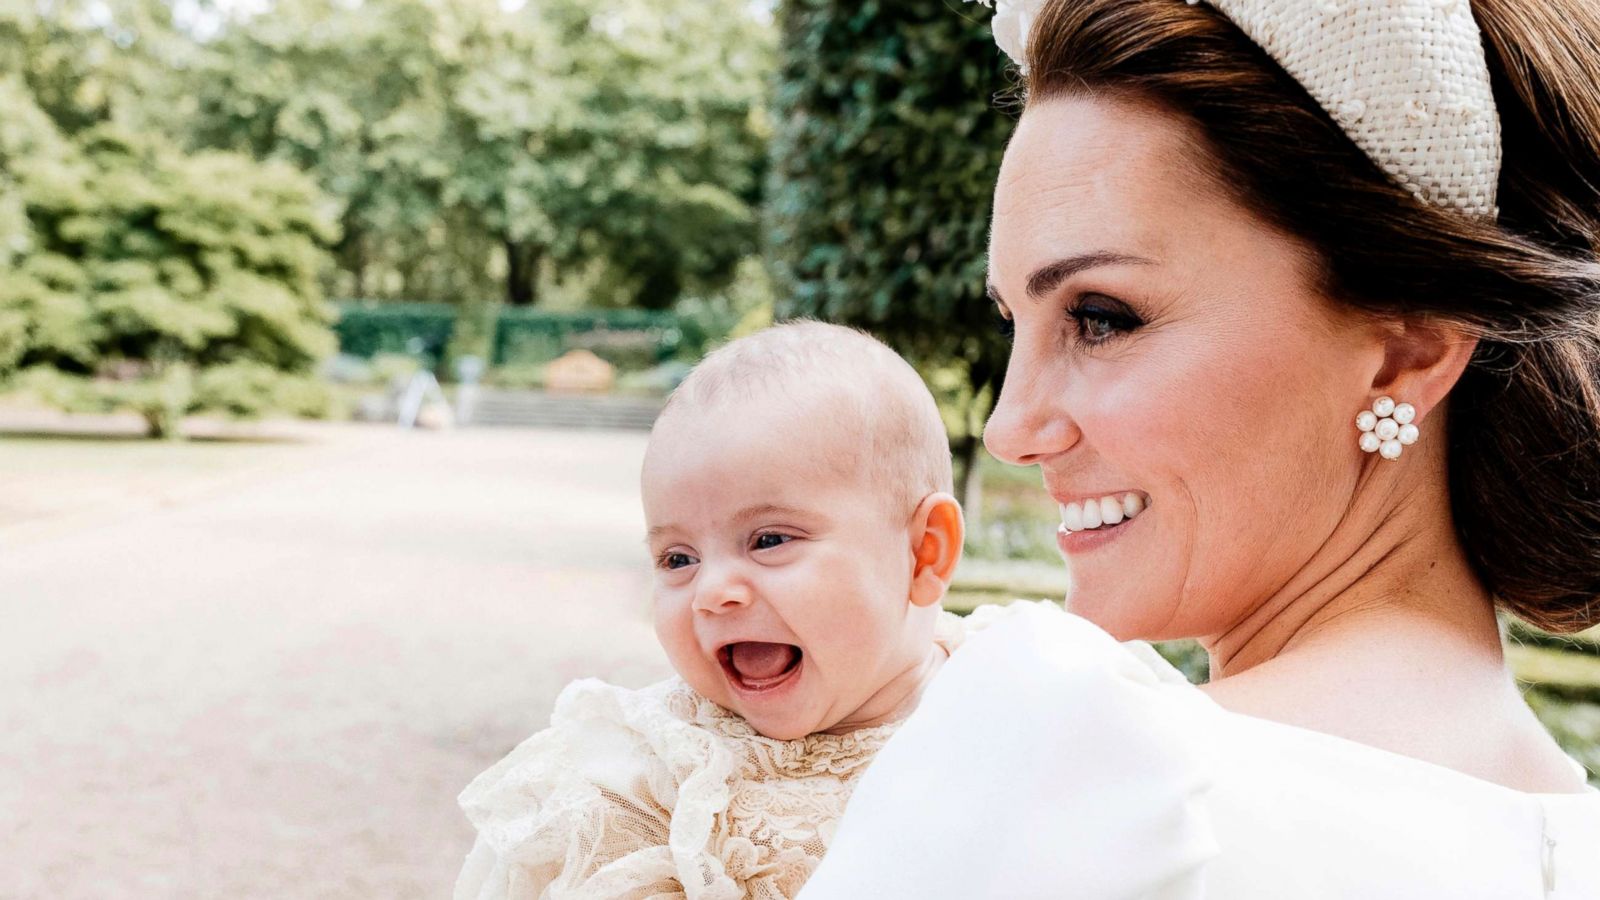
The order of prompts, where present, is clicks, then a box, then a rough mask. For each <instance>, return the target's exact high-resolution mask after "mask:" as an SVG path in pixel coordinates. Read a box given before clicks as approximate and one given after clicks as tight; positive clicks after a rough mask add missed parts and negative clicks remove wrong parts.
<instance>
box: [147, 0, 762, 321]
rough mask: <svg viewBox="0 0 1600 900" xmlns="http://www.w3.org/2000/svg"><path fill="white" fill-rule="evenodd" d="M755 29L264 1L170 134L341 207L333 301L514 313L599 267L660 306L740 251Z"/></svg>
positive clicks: (482, 6)
mask: <svg viewBox="0 0 1600 900" xmlns="http://www.w3.org/2000/svg"><path fill="white" fill-rule="evenodd" d="M770 32H771V29H770V28H769V27H767V26H766V25H764V24H763V23H762V22H761V21H759V20H758V19H757V18H756V17H755V16H754V15H753V14H752V13H751V12H750V9H749V6H748V4H747V3H746V2H745V0H547V2H537V3H529V4H527V6H526V7H524V8H523V9H522V10H520V11H518V12H505V11H503V10H502V9H501V7H500V5H499V3H498V2H496V0H459V2H452V3H447V4H441V3H436V2H430V0H366V2H363V3H361V4H349V3H344V2H339V0H280V2H278V3H277V4H276V5H275V6H274V7H273V9H272V10H271V11H270V12H268V13H266V14H263V15H260V16H258V17H256V18H254V19H251V20H249V21H247V22H244V23H240V24H237V25H236V26H234V27H232V28H230V29H229V30H228V31H227V32H226V33H225V34H224V35H223V36H222V37H221V38H220V39H219V40H217V41H215V42H213V43H212V44H210V45H208V46H207V47H206V48H205V50H204V52H203V53H201V54H200V55H199V58H198V60H197V62H196V63H195V64H194V65H193V66H192V67H191V68H190V70H189V71H190V73H191V74H190V75H189V76H188V77H187V78H186V79H184V81H185V83H186V85H187V88H188V94H189V95H191V96H192V97H193V101H192V103H193V106H194V110H193V114H192V115H189V116H177V117H175V118H176V122H175V126H174V127H176V128H179V129H182V128H188V129H189V130H190V131H191V132H192V133H193V135H194V137H195V140H196V142H197V143H198V144H199V145H202V146H214V147H227V148H232V149H238V150H243V151H246V152H249V153H251V154H253V155H255V156H257V157H261V158H273V159H283V160H287V161H289V162H291V163H293V164H294V165H295V166H297V167H299V168H301V169H303V170H305V171H308V172H310V173H312V174H313V175H314V176H315V177H316V179H317V180H318V182H319V183H320V184H321V185H322V187H323V188H324V189H325V190H326V191H328V192H329V193H330V194H332V195H333V196H335V197H337V198H339V200H340V201H341V203H342V204H343V212H342V218H341V222H342V225H343V228H344V238H343V241H342V242H341V244H340V246H339V247H338V257H339V261H340V266H341V269H342V270H343V272H344V274H345V277H344V278H342V279H340V281H339V284H338V285H337V287H338V289H339V290H341V291H348V292H353V293H355V294H357V295H359V296H371V297H382V298H389V299H393V298H396V297H402V296H429V297H438V298H441V299H449V300H451V301H456V300H460V299H463V298H466V299H472V300H475V301H478V302H482V301H485V300H488V299H490V298H492V297H495V296H501V297H504V298H505V299H506V300H507V301H508V302H510V303H512V304H515V305H527V304H529V303H531V302H533V301H534V300H535V299H536V296H537V292H538V290H539V285H540V284H541V283H543V282H544V281H546V280H547V277H546V276H548V275H550V274H551V273H558V274H559V273H570V272H576V271H580V270H583V269H585V268H586V267H588V266H590V265H591V264H593V263H600V264H602V265H603V267H604V268H605V271H606V281H607V286H606V290H605V293H608V294H613V295H620V296H621V297H623V298H624V299H625V301H626V302H630V303H634V302H637V303H642V304H644V305H648V306H652V307H656V308H664V307H666V306H668V305H670V304H671V303H672V301H674V300H675V299H676V298H677V297H678V295H679V294H680V293H681V292H683V291H685V290H691V289H692V290H712V289H716V288H718V287H720V286H721V285H722V284H723V283H725V282H726V281H727V280H728V279H729V278H730V277H731V276H732V273H733V270H734V266H735V264H736V263H737V261H738V260H739V259H740V258H742V257H744V256H745V255H747V254H749V253H751V252H753V251H754V250H755V234H754V229H753V228H752V227H751V226H752V219H753V214H752V212H751V209H752V204H753V203H754V202H755V201H756V199H757V198H758V190H757V187H758V184H759V178H760V166H761V162H762V160H763V159H764V150H765V139H764V137H765V136H764V134H763V132H762V124H761V119H760V117H759V115H758V114H756V112H755V111H756V110H758V109H759V108H760V107H761V106H762V104H763V102H764V99H765V97H764V81H765V78H766V75H767V73H768V71H769V69H770V65H771V34H770ZM496 281H499V282H500V284H501V285H503V287H500V288H497V287H496V284H495V282H496Z"/></svg>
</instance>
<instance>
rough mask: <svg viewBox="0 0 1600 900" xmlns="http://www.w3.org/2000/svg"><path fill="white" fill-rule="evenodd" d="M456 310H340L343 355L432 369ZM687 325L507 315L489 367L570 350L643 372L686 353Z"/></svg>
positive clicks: (666, 319) (635, 317)
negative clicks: (399, 359)
mask: <svg viewBox="0 0 1600 900" xmlns="http://www.w3.org/2000/svg"><path fill="white" fill-rule="evenodd" d="M461 312H462V310H461V308H460V307H457V306H452V305H450V304H446V303H393V302H389V303H378V302H373V301H361V300H353V301H346V302H344V303H341V304H339V322H338V325H336V326H335V331H336V333H337V334H338V336H339V350H340V352H342V353H346V354H349V355H351V356H359V357H362V358H371V357H372V356H374V355H376V354H379V353H404V354H409V355H420V356H423V357H425V358H426V359H427V360H428V361H429V364H430V365H431V364H435V363H437V362H438V360H439V359H440V358H441V357H442V356H443V354H444V349H445V347H447V346H448V345H449V343H450V339H451V337H452V336H453V335H454V334H455V329H456V321H457V317H458V316H459V315H460V314H461ZM691 331H694V326H693V324H692V323H687V322H684V321H682V320H680V318H679V317H678V316H676V315H674V314H673V313H670V312H653V311H648V310H637V309H612V310H596V311H590V312H578V313H557V312H547V311H544V310H535V309H505V310H502V311H501V312H500V314H499V316H498V317H497V318H496V321H495V324H494V336H493V338H492V340H491V341H490V347H491V353H490V360H489V362H490V364H491V365H495V366H501V365H541V364H543V363H547V362H549V361H550V360H552V359H555V358H556V357H558V356H561V355H562V354H563V353H566V352H568V351H569V350H574V349H586V350H591V351H593V352H594V353H595V354H596V355H598V356H600V357H601V358H603V359H605V360H606V361H608V362H610V363H612V364H614V365H617V366H619V367H621V368H625V369H639V368H648V367H649V366H652V365H655V364H656V363H659V362H662V361H664V360H666V359H669V358H671V357H672V356H673V355H674V354H676V353H678V352H679V350H680V349H684V347H685V340H686V338H692V337H693V335H689V334H688V332H691Z"/></svg>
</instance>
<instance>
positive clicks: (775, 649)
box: [728, 641, 799, 681]
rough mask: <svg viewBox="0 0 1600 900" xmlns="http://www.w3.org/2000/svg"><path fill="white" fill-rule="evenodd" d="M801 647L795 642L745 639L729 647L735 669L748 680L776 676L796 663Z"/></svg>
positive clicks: (760, 679) (761, 679) (729, 655)
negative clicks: (769, 642)
mask: <svg viewBox="0 0 1600 900" xmlns="http://www.w3.org/2000/svg"><path fill="white" fill-rule="evenodd" d="M798 653H799V648H798V647H795V646H794V645H793V644H768V643H765V642H763V641H745V642H743V643H739V644H734V645H733V646H732V647H729V648H728V657H729V659H730V660H731V661H732V662H733V670H734V671H735V672H738V673H739V677H740V678H743V679H744V680H746V681H764V680H766V679H768V678H776V677H778V676H779V675H782V674H783V673H784V671H785V670H787V669H788V668H789V667H790V666H792V665H794V662H795V656H796V655H797V654H798Z"/></svg>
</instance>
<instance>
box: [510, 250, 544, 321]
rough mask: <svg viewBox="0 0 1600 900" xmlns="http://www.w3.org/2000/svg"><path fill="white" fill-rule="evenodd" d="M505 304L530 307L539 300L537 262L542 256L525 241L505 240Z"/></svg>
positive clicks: (539, 251)
mask: <svg viewBox="0 0 1600 900" xmlns="http://www.w3.org/2000/svg"><path fill="white" fill-rule="evenodd" d="M503 243H504V245H505V249H506V302H507V303H509V304H510V305H512V306H532V305H533V304H534V302H535V301H537V300H538V299H539V296H538V288H539V261H540V259H542V258H543V256H544V254H543V253H542V252H541V250H540V248H539V247H538V246H536V245H534V244H531V243H528V242H527V241H513V240H511V239H509V238H507V239H506V240H505V241H504V242H503Z"/></svg>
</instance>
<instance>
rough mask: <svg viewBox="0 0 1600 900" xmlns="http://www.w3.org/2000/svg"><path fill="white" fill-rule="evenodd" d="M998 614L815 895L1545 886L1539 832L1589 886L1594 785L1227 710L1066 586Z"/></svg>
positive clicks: (1576, 879)
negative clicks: (1519, 783) (1530, 791)
mask: <svg viewBox="0 0 1600 900" xmlns="http://www.w3.org/2000/svg"><path fill="white" fill-rule="evenodd" d="M984 615H985V616H986V617H987V618H988V619H989V621H987V622H986V623H985V624H984V625H983V627H981V628H978V629H974V630H973V631H972V632H971V633H970V634H968V635H967V637H966V639H965V640H964V641H963V643H962V644H961V646H960V647H959V649H958V650H957V652H955V653H954V654H953V655H952V656H951V658H950V660H949V662H948V663H946V665H945V667H944V669H943V671H941V672H940V674H939V675H938V676H937V677H936V678H935V679H934V681H933V683H932V684H931V685H930V686H929V687H928V689H927V691H926V692H925V694H924V696H923V701H922V704H921V705H920V706H919V708H918V709H917V711H916V712H915V713H914V714H913V715H912V716H911V717H910V718H909V719H908V720H907V721H906V722H905V724H904V726H903V727H902V728H901V730H900V732H899V733H898V734H897V735H896V736H895V737H894V738H892V739H891V740H890V741H889V742H888V744H887V746H885V748H884V749H883V751H882V752H881V753H880V754H879V756H878V759H877V761H876V762H874V763H873V765H872V767H871V768H869V770H868V771H867V773H866V775H865V777H864V778H863V779H862V781H861V783H860V784H859V785H858V787H857V790H856V794H855V797H854V798H853V799H852V801H851V804H850V806H849V807H848V808H847V810H846V814H845V817H844V819H843V821H842V822H841V823H840V826H839V831H838V834H837V835H836V838H835V842H834V844H833V846H832V847H831V848H830V850H829V855H828V856H827V857H826V858H825V859H824V861H823V864H822V866H821V867H820V869H819V870H818V872H817V873H816V875H815V876H814V879H813V881H812V883H811V885H809V886H808V887H807V890H806V893H805V894H804V895H803V896H804V898H805V900H827V898H830V897H855V896H867V895H871V896H882V897H907V898H909V897H933V898H938V897H996V898H998V897H1034V896H1037V897H1045V896H1057V895H1059V894H1060V893H1061V892H1062V891H1063V890H1064V889H1065V890H1068V891H1069V892H1070V893H1071V894H1072V895H1073V896H1081V897H1123V896H1139V897H1161V898H1163V900H1170V898H1188V897H1201V896H1205V897H1212V898H1227V900H1240V898H1258V897H1279V896H1295V897H1297V898H1302V900H1304V898H1330V900H1331V898H1338V900H1346V898H1350V897H1380V896H1381V897H1389V896H1451V897H1455V898H1473V900H1478V898H1484V900H1487V898H1501V900H1505V898H1521V897H1529V898H1534V897H1539V896H1540V895H1539V894H1538V893H1534V894H1531V895H1530V894H1529V893H1528V892H1527V891H1526V890H1525V887H1526V885H1528V884H1532V885H1534V886H1535V888H1537V885H1538V884H1539V883H1540V872H1541V869H1540V866H1541V857H1540V853H1541V852H1542V851H1541V847H1542V844H1541V835H1543V836H1545V837H1548V838H1550V839H1552V840H1558V841H1560V842H1565V844H1566V845H1567V846H1565V847H1564V848H1562V849H1557V850H1556V851H1555V852H1554V854H1553V858H1554V859H1555V864H1556V865H1564V867H1565V869H1564V877H1566V878H1568V879H1569V884H1571V885H1576V886H1583V887H1584V888H1586V889H1587V890H1590V891H1593V890H1594V889H1595V888H1594V878H1595V877H1596V874H1595V873H1591V872H1589V871H1588V870H1586V869H1584V867H1585V866H1590V867H1591V868H1592V867H1593V866H1594V865H1595V863H1590V862H1586V861H1583V860H1570V861H1569V860H1568V859H1567V858H1565V857H1575V856H1576V855H1577V854H1578V853H1580V852H1581V850H1582V848H1583V847H1585V846H1592V845H1593V843H1594V836H1595V834H1596V831H1595V830H1594V829H1595V828H1596V827H1597V825H1600V804H1597V803H1595V802H1594V801H1593V800H1591V799H1589V798H1587V797H1584V796H1578V795H1573V797H1570V798H1560V799H1556V800H1548V799H1547V798H1535V797H1530V796H1528V795H1517V794H1515V793H1514V792H1507V791H1506V790H1505V789H1499V790H1487V789H1485V790H1478V789H1475V788H1476V787H1478V786H1474V785H1464V784H1462V783H1460V782H1459V780H1458V779H1459V778H1460V777H1462V776H1459V774H1458V773H1445V772H1420V771H1415V770H1414V769H1413V767H1412V766H1410V765H1407V764H1406V762H1405V761H1402V760H1397V759H1390V758H1387V757H1386V756H1385V755H1384V754H1382V753H1381V752H1378V751H1371V752H1368V751H1369V750H1370V748H1365V747H1364V746H1362V745H1354V744H1352V743H1351V742H1340V741H1339V740H1338V739H1335V738H1331V737H1329V736H1327V735H1320V734H1313V733H1308V732H1305V731H1303V730H1301V729H1295V728H1292V727H1290V726H1284V725H1279V724H1277V723H1274V722H1270V721H1267V720H1261V719H1254V718H1252V717H1249V716H1244V715H1240V714H1237V713H1232V712H1229V711H1228V710H1226V709H1224V708H1222V707H1221V706H1219V705H1218V704H1216V703H1215V702H1214V701H1212V700H1211V699H1210V698H1209V697H1207V696H1206V695H1205V694H1204V693H1203V692H1202V691H1201V690H1200V689H1198V688H1196V687H1194V686H1193V685H1190V684H1189V683H1188V682H1187V681H1186V680H1185V679H1184V678H1183V676H1182V674H1181V673H1179V672H1177V670H1176V669H1174V668H1173V667H1172V666H1171V665H1169V664H1168V663H1167V662H1166V661H1165V660H1164V659H1162V658H1161V657H1160V655H1159V654H1157V653H1156V652H1155V651H1154V650H1153V649H1152V648H1150V647H1149V646H1148V645H1146V644H1143V643H1140V642H1128V643H1122V642H1118V641H1117V640H1116V639H1115V638H1113V637H1112V636H1111V635H1109V634H1107V633H1106V632H1104V631H1102V630H1101V629H1099V628H1098V627H1096V626H1095V625H1094V624H1093V623H1090V622H1088V621H1086V620H1084V619H1082V618H1079V617H1077V616H1073V615H1071V614H1068V613H1066V612H1064V611H1062V610H1061V609H1059V608H1057V607H1054V606H1052V605H1047V604H1045V605H1040V604H1029V605H1022V606H1019V605H1015V604H1013V606H1012V607H1009V608H1006V609H1003V610H996V611H993V612H987V613H985V614H984ZM1451 775H1455V777H1451ZM953 847H954V848H961V849H960V850H959V851H958V852H952V851H951V849H950V848H953ZM1518 885H1522V887H1518ZM1551 896H1552V897H1558V898H1559V897H1564V896H1566V895H1563V894H1553V895H1551ZM1572 896H1589V895H1588V894H1573V895H1572ZM1597 896H1600V894H1597Z"/></svg>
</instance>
